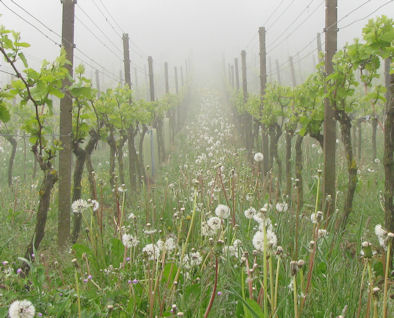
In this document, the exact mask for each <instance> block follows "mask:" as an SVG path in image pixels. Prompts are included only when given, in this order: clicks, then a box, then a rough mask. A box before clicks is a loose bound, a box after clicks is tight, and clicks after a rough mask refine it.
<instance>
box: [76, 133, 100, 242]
mask: <svg viewBox="0 0 394 318" xmlns="http://www.w3.org/2000/svg"><path fill="white" fill-rule="evenodd" d="M89 133H90V139H89V142H88V143H87V145H86V147H85V149H83V148H82V147H81V146H80V143H79V142H74V143H73V152H74V154H75V156H76V158H77V160H76V161H75V168H74V175H73V194H72V202H74V201H77V200H79V199H80V198H81V194H82V176H83V170H84V166H85V162H86V159H87V158H88V157H89V158H90V156H91V154H92V152H93V149H94V148H95V146H96V144H97V142H98V140H99V136H98V134H97V133H96V132H95V131H94V130H93V129H92V130H91V131H90V132H89ZM92 199H94V198H92ZM81 222H82V215H81V213H77V214H75V213H73V230H72V235H71V241H72V243H73V244H74V243H76V241H77V240H78V236H79V232H80V231H81Z"/></svg>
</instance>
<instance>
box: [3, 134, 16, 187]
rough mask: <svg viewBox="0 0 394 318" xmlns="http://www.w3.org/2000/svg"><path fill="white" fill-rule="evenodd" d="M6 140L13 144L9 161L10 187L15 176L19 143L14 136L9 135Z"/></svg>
mask: <svg viewBox="0 0 394 318" xmlns="http://www.w3.org/2000/svg"><path fill="white" fill-rule="evenodd" d="M5 139H7V141H8V142H9V143H10V144H11V154H10V159H9V160H8V186H9V187H11V186H12V175H13V170H14V169H13V168H14V162H15V154H16V147H17V145H18V142H17V141H16V139H15V138H14V136H11V135H7V136H5Z"/></svg>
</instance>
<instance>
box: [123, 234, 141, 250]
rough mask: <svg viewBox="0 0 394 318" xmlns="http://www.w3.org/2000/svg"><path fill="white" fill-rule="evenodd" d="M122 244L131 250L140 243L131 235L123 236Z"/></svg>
mask: <svg viewBox="0 0 394 318" xmlns="http://www.w3.org/2000/svg"><path fill="white" fill-rule="evenodd" d="M122 243H123V245H124V246H125V247H127V248H131V247H135V246H137V245H138V243H139V241H138V239H137V238H136V237H133V236H132V235H131V234H123V236H122Z"/></svg>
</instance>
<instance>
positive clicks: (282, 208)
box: [275, 202, 289, 212]
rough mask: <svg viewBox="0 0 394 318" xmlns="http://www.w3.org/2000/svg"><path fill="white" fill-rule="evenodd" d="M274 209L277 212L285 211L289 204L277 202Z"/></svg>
mask: <svg viewBox="0 0 394 318" xmlns="http://www.w3.org/2000/svg"><path fill="white" fill-rule="evenodd" d="M275 207H276V211H278V212H286V211H287V209H288V208H289V205H288V204H287V203H286V202H282V203H281V202H278V203H277V204H276V205H275Z"/></svg>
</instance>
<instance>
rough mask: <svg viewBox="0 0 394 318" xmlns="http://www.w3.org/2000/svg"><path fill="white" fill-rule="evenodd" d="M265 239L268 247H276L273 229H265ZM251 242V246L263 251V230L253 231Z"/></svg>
mask: <svg viewBox="0 0 394 318" xmlns="http://www.w3.org/2000/svg"><path fill="white" fill-rule="evenodd" d="M266 239H267V246H268V248H270V249H273V248H274V247H276V244H277V242H278V239H277V237H276V234H275V233H274V232H273V231H270V230H268V231H267V234H266ZM252 243H253V246H254V248H255V249H256V250H258V251H260V252H263V251H264V232H262V231H257V232H256V233H255V235H254V236H253V240H252Z"/></svg>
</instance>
